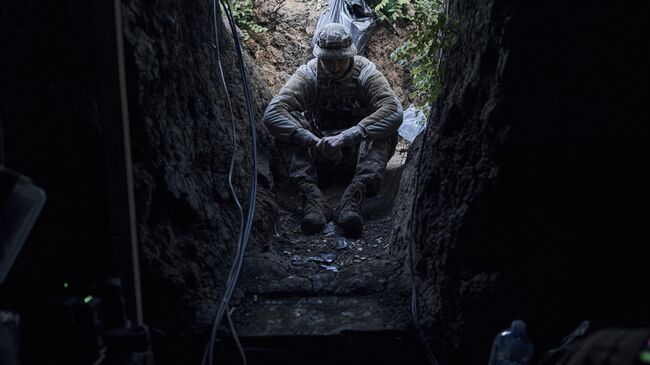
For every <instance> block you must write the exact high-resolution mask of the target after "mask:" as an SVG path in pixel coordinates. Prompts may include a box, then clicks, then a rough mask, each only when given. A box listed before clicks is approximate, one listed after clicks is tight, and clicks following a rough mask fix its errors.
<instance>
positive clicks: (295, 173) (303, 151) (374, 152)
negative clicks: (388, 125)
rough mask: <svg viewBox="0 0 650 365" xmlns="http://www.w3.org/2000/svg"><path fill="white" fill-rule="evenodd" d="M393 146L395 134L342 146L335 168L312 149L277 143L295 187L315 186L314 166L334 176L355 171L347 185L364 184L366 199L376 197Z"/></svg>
mask: <svg viewBox="0 0 650 365" xmlns="http://www.w3.org/2000/svg"><path fill="white" fill-rule="evenodd" d="M312 132H313V131H312ZM323 134H324V135H333V134H328V133H323ZM317 136H318V137H322V135H321V133H318V134H317ZM396 146H397V133H395V134H393V135H391V136H389V137H386V138H384V139H376V140H366V141H363V142H361V143H359V144H357V145H355V146H345V147H344V148H343V149H342V153H343V157H342V159H341V160H340V161H339V162H338V163H337V164H334V163H333V162H331V161H330V160H329V159H328V158H326V157H324V156H322V155H321V154H319V153H318V152H316V151H315V150H313V149H307V148H304V147H302V146H299V145H296V144H291V143H285V142H280V141H278V143H277V147H278V149H279V151H280V156H281V158H282V161H283V163H284V164H285V166H286V167H287V169H288V175H289V178H290V179H291V181H292V183H294V184H296V185H298V186H299V185H300V184H301V183H305V182H309V183H314V184H318V173H317V166H318V167H325V168H326V169H327V171H328V172H333V173H336V172H337V171H341V172H342V171H344V170H354V175H353V177H352V181H351V182H350V183H356V182H361V183H363V184H364V185H365V186H366V188H367V189H368V196H373V195H376V194H377V193H378V192H379V188H380V187H381V183H382V181H383V179H384V174H385V172H386V165H387V164H388V160H390V158H391V157H392V156H393V154H394V153H395V147H396Z"/></svg>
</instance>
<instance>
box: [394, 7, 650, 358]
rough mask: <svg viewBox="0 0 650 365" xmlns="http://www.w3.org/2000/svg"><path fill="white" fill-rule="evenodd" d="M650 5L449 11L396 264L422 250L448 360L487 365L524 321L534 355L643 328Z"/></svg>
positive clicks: (429, 307) (425, 304) (409, 179)
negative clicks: (576, 336)
mask: <svg viewBox="0 0 650 365" xmlns="http://www.w3.org/2000/svg"><path fill="white" fill-rule="evenodd" d="M647 11H648V5H647V4H642V3H641V2H632V3H626V4H624V5H623V4H620V5H619V6H618V7H617V8H611V9H610V8H604V7H595V6H591V5H587V4H579V3H577V2H571V3H569V4H564V3H563V5H562V6H557V7H554V6H552V4H548V3H544V4H543V5H542V4H539V5H531V4H528V3H526V4H524V3H521V2H516V1H488V2H483V3H480V4H479V3H476V2H473V1H465V0H456V1H453V2H452V5H451V13H452V14H453V16H454V17H456V19H458V21H459V32H458V35H457V39H456V41H455V44H454V46H452V48H451V49H450V50H449V51H448V52H447V57H446V60H445V63H444V64H445V67H446V70H447V72H446V79H445V87H444V90H443V92H442V94H441V96H440V98H439V99H438V102H437V104H436V111H435V114H434V121H433V124H432V126H431V127H430V128H429V130H428V133H427V134H426V135H425V136H424V137H423V138H422V139H421V140H420V141H418V142H417V143H421V144H422V145H421V148H422V152H421V159H422V162H421V164H417V163H411V164H410V165H409V166H408V167H407V170H406V171H405V174H404V178H403V180H402V187H401V192H400V196H398V197H397V199H396V202H401V203H400V204H398V205H397V206H396V207H395V209H396V210H395V212H396V226H395V230H394V234H393V244H394V245H395V247H394V254H395V255H396V256H397V257H400V258H402V259H403V258H405V257H406V256H405V255H406V253H407V251H408V245H409V243H412V244H413V248H414V250H415V256H416V271H417V275H418V285H419V288H420V290H421V296H420V298H421V304H422V308H421V312H422V316H423V321H424V322H425V323H426V327H427V328H428V329H429V331H428V332H429V333H430V334H432V335H433V336H434V338H435V339H436V340H435V348H436V351H438V353H440V354H443V357H444V358H445V359H446V360H447V361H446V363H480V362H483V363H484V362H485V361H486V360H487V354H488V353H489V348H490V342H491V340H492V338H493V336H494V335H495V334H496V333H497V331H498V330H499V329H501V328H504V327H507V326H508V325H509V322H510V321H511V320H512V319H514V318H521V319H524V320H525V321H527V322H528V325H529V329H530V334H531V336H532V339H533V341H534V342H535V346H536V349H537V351H538V354H539V353H541V352H542V351H544V350H546V349H548V347H549V346H550V345H552V344H557V343H558V342H559V341H560V340H561V338H562V336H563V335H565V334H567V333H568V332H569V331H570V330H571V329H572V328H574V327H576V326H577V325H578V324H579V322H580V321H581V320H583V319H589V318H601V319H604V320H605V321H606V322H608V323H617V324H621V323H634V324H648V322H649V320H650V318H649V317H648V314H647V311H645V310H644V309H643V308H644V307H647V304H648V302H649V298H648V297H649V295H648V293H647V291H643V290H639V289H638V288H641V287H643V286H644V284H643V281H644V280H645V279H643V278H647V277H649V275H650V269H649V267H648V265H647V264H645V263H644V257H647V253H648V248H647V244H646V242H647V241H648V232H647V228H646V227H647V224H646V223H645V222H648V219H649V218H650V217H649V214H648V210H647V206H648V203H649V201H648V194H647V186H649V183H650V179H649V172H648V170H647V169H645V168H643V167H642V166H647V165H648V155H647V141H648V140H649V136H650V128H649V126H648V124H647V121H648V120H650V118H648V109H647V107H645V105H647V101H646V100H645V96H644V95H646V94H647V93H645V92H644V89H645V88H646V85H647V83H648V78H649V69H648V67H647V64H648V59H649V58H648V57H649V49H648V47H647V46H646V45H645V44H646V43H647V42H644V40H643V37H642V34H645V33H646V32H647V28H648V22H647V21H645V20H644V19H643V16H642V15H641V14H644V13H647ZM417 176H419V177H417ZM416 177H417V182H418V183H419V184H418V187H417V195H416V196H414V193H415V184H414V183H413V180H414V179H416ZM410 204H415V214H414V215H413V216H410V214H402V213H403V212H410V211H411V207H410V206H409V205H410ZM410 219H413V220H414V222H413V223H414V228H413V231H411V230H410V228H409V223H410V221H409V220H410ZM402 262H407V261H406V260H403V261H402ZM406 272H407V270H406V269H405V270H404V273H406ZM404 280H406V274H405V276H404Z"/></svg>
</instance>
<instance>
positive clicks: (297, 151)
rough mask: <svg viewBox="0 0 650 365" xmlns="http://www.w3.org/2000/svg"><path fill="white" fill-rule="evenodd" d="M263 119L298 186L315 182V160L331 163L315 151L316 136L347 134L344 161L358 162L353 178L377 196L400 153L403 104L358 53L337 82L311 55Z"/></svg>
mask: <svg viewBox="0 0 650 365" xmlns="http://www.w3.org/2000/svg"><path fill="white" fill-rule="evenodd" d="M303 113H304V114H303ZM264 121H265V123H266V125H267V126H268V128H269V130H270V131H271V134H273V135H274V136H275V138H276V140H277V141H278V147H279V149H280V151H281V153H282V155H283V160H284V161H285V163H287V165H288V169H289V176H290V177H291V178H292V179H293V180H294V182H296V183H297V184H300V183H301V182H303V181H310V182H314V183H316V182H317V181H318V180H317V176H316V170H315V166H314V163H315V162H325V161H326V160H325V159H324V158H323V157H322V156H318V154H311V153H310V151H309V149H308V147H311V146H310V145H309V143H310V141H312V139H313V136H316V137H323V136H327V135H332V134H338V133H342V134H343V135H344V136H345V140H346V148H345V149H344V150H343V158H342V161H341V162H342V163H345V164H349V163H350V162H351V163H353V164H355V165H356V171H355V175H354V177H353V180H352V182H363V183H364V184H365V185H366V187H367V188H368V189H369V191H370V194H374V193H376V192H377V191H378V189H379V187H380V185H381V181H382V179H383V175H384V171H385V168H386V164H387V163H388V160H389V159H390V157H391V156H392V154H393V153H394V151H395V145H396V143H397V128H399V126H400V124H401V123H402V106H401V103H400V101H399V99H398V98H397V96H395V94H394V93H393V91H392V89H391V88H390V86H389V85H388V82H387V81H386V79H385V78H384V76H383V75H382V74H381V73H380V72H379V71H377V69H376V67H375V65H374V64H373V63H372V62H370V61H369V60H368V59H366V58H364V57H361V56H355V57H354V63H353V65H352V67H350V69H349V70H348V71H347V73H346V74H345V75H344V76H343V77H341V78H340V79H336V80H332V79H329V78H327V76H326V75H325V73H324V72H323V71H322V70H321V69H320V67H319V64H318V60H317V59H312V60H311V61H309V62H308V63H307V64H306V65H303V66H301V67H300V68H299V69H298V70H297V71H296V72H295V73H294V74H293V76H291V78H290V79H289V81H288V82H287V83H286V84H285V85H284V87H282V89H281V90H280V92H279V93H278V95H276V96H275V97H274V98H273V100H272V101H271V103H270V104H269V106H268V108H267V109H266V113H265V115H264ZM282 142H284V143H282Z"/></svg>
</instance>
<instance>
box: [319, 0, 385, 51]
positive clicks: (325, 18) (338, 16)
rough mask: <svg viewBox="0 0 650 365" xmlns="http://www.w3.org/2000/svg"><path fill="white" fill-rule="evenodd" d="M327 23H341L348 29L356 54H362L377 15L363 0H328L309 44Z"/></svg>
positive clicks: (375, 22)
mask: <svg viewBox="0 0 650 365" xmlns="http://www.w3.org/2000/svg"><path fill="white" fill-rule="evenodd" d="M329 23H339V24H343V25H345V26H346V27H348V28H349V29H350V32H351V33H352V41H353V42H354V45H355V46H357V54H359V55H362V54H363V52H364V50H365V48H366V45H367V44H368V40H370V36H371V35H372V31H373V30H374V29H375V26H376V24H377V15H376V14H375V11H374V10H372V8H371V7H370V6H369V5H368V4H366V2H365V1H363V0H330V2H329V6H328V7H327V9H326V10H325V11H324V12H323V14H321V16H320V18H319V19H318V24H316V31H315V32H314V37H313V38H312V40H311V46H312V47H313V46H314V45H315V44H316V35H317V34H318V32H320V30H321V29H322V28H323V27H324V26H325V25H327V24H329Z"/></svg>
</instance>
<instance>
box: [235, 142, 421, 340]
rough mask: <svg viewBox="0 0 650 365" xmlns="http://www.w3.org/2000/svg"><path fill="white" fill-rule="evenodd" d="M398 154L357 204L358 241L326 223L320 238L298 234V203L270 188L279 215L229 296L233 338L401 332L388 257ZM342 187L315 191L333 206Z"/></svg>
mask: <svg viewBox="0 0 650 365" xmlns="http://www.w3.org/2000/svg"><path fill="white" fill-rule="evenodd" d="M403 159H404V156H402V155H401V154H400V153H396V154H395V156H394V157H393V159H392V160H391V162H390V163H389V166H388V168H387V172H386V179H385V181H384V184H383V187H382V190H381V191H380V192H379V193H378V194H377V195H376V196H375V197H371V198H368V199H366V200H365V201H364V203H363V205H362V207H361V210H362V214H363V216H364V220H365V225H364V231H363V234H362V236H361V237H358V238H349V237H346V236H345V235H344V234H343V232H342V231H341V230H340V229H339V228H338V227H337V226H336V225H335V224H334V223H333V222H329V223H328V224H327V226H326V227H325V229H324V230H323V232H321V233H319V234H316V235H304V234H303V233H302V232H301V230H300V220H301V218H302V215H301V211H300V199H299V197H298V196H297V194H296V192H295V191H291V190H290V189H289V188H288V187H287V186H279V187H278V192H277V193H278V201H279V202H280V207H281V210H280V217H279V218H278V220H277V224H276V226H275V233H274V234H273V236H272V238H271V242H270V244H269V245H268V249H267V250H265V251H263V252H251V253H249V254H248V256H247V257H246V258H245V266H244V269H243V271H242V275H241V278H240V281H239V284H238V287H239V291H238V292H239V295H237V296H236V298H234V301H233V305H234V307H235V308H234V311H233V320H234V322H235V324H236V328H237V331H238V334H239V335H240V336H251V337H252V336H254V337H257V336H296V335H298V336H302V335H319V336H320V335H336V334H340V333H341V332H343V331H387V330H405V329H407V328H408V326H409V324H410V321H409V317H408V315H409V314H408V313H409V312H408V306H409V299H410V297H409V288H407V287H405V286H404V285H403V284H397V283H396V282H395V280H392V278H394V277H397V275H396V273H397V271H398V270H399V269H400V265H399V264H398V263H396V262H393V261H394V260H391V257H390V256H389V241H390V234H391V229H392V217H391V207H392V202H393V198H394V196H395V191H396V189H397V186H398V185H399V180H400V177H401V168H402V166H401V163H402V162H403ZM344 188H345V186H344V185H334V186H329V187H326V188H323V193H324V194H325V196H326V198H327V200H328V204H329V205H330V206H331V207H333V208H334V207H336V204H337V203H338V200H339V199H340V197H341V194H342V193H343V190H344Z"/></svg>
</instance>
